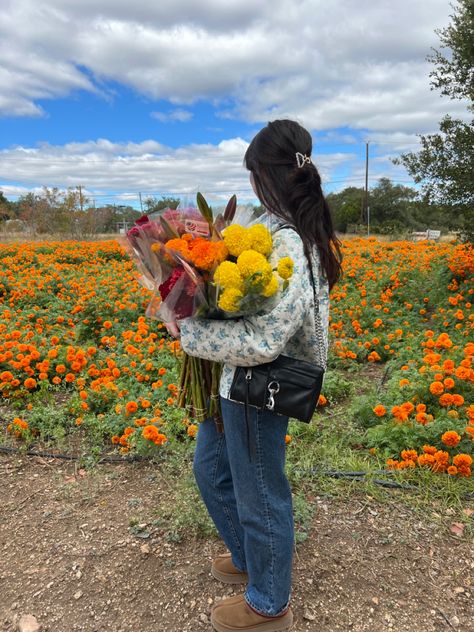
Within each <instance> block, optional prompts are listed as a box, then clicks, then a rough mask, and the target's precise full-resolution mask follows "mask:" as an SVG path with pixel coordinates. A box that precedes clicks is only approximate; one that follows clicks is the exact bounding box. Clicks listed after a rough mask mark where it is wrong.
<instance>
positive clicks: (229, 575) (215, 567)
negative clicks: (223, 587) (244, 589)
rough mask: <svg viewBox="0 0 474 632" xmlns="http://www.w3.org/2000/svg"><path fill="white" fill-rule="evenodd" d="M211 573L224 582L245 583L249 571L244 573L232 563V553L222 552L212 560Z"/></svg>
mask: <svg viewBox="0 0 474 632" xmlns="http://www.w3.org/2000/svg"><path fill="white" fill-rule="evenodd" d="M211 574H212V576H213V577H215V578H216V579H218V580H219V581H221V582H223V583H224V584H244V583H246V582H247V580H248V575H247V573H242V571H239V569H237V568H235V566H234V565H233V563H232V558H231V556H230V553H222V554H221V555H219V556H218V557H216V559H215V560H214V561H213V562H212V566H211Z"/></svg>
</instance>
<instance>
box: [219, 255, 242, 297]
mask: <svg viewBox="0 0 474 632" xmlns="http://www.w3.org/2000/svg"><path fill="white" fill-rule="evenodd" d="M214 283H217V285H219V286H220V287H222V288H224V289H227V288H230V287H233V288H236V289H237V290H240V291H243V289H244V279H243V277H242V275H241V274H240V270H239V267H238V265H237V264H236V263H232V261H223V262H222V263H221V264H220V265H219V266H218V267H217V269H216V271H215V273H214Z"/></svg>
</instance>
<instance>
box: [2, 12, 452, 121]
mask: <svg viewBox="0 0 474 632" xmlns="http://www.w3.org/2000/svg"><path fill="white" fill-rule="evenodd" d="M3 2H4V5H5V4H6V6H4V7H3V9H2V20H1V22H0V58H1V59H2V66H3V69H2V70H1V71H0V73H1V74H0V112H3V113H4V114H7V115H15V116H40V115H42V114H43V112H42V110H41V108H40V106H38V103H37V102H38V100H39V99H48V98H51V99H52V98H56V97H63V96H66V95H68V94H70V93H72V92H73V91H75V90H78V89H82V90H89V91H101V90H102V91H104V92H107V90H108V88H107V82H108V81H115V82H118V83H120V84H123V85H126V86H128V87H131V88H133V89H134V90H136V91H137V92H138V93H140V94H143V95H146V96H147V97H149V98H151V99H160V100H163V99H165V100H169V101H171V102H172V103H174V104H175V105H183V104H191V103H193V102H194V101H196V100H197V99H210V100H212V101H213V103H217V104H218V105H219V104H221V105H220V107H221V109H222V110H225V112H224V115H226V116H237V117H241V118H243V119H245V120H247V121H250V122H258V123H261V122H262V121H266V120H268V119H269V118H274V117H275V116H280V115H283V114H287V115H291V116H292V117H297V118H299V119H300V120H302V121H304V122H305V123H306V124H307V125H308V126H309V127H310V128H311V129H314V130H316V129H323V130H328V129H331V128H334V127H339V126H349V127H355V128H360V129H369V130H373V131H376V132H380V133H387V132H394V131H401V132H414V131H416V132H427V131H432V130H433V129H434V128H435V127H436V123H437V121H438V120H439V119H440V116H441V115H442V114H444V113H445V112H447V111H451V112H452V113H454V114H456V113H461V114H462V113H463V112H464V106H463V105H461V104H458V103H456V102H452V101H449V100H447V99H443V100H441V99H439V97H438V94H437V93H433V92H431V91H430V89H429V85H428V84H429V79H428V72H429V70H430V66H429V65H428V64H427V63H426V62H425V57H426V55H427V53H429V52H430V47H431V46H438V45H439V42H438V37H437V35H436V34H435V33H434V29H435V28H439V27H443V26H446V25H447V24H448V23H449V14H450V13H452V8H451V7H450V5H449V3H448V2H446V0H418V2H413V1H412V0H399V1H398V2H396V3H394V2H393V0H378V2H376V3H372V4H367V5H365V6H364V7H363V9H362V8H361V3H360V1H359V0H332V1H331V2H330V3H329V2H327V1H326V0H325V1H324V2H323V0H301V1H299V2H294V0H261V1H260V2H258V3H255V2H251V0H226V1H225V2H224V0H201V2H199V3H197V2H195V0H180V1H179V2H176V0H160V1H159V2H156V0H137V2H135V3H131V4H130V3H129V1H128V0H81V2H77V0H42V2H41V3H38V2H36V0H3ZM224 104H226V105H225V107H224ZM44 107H45V109H47V105H44Z"/></svg>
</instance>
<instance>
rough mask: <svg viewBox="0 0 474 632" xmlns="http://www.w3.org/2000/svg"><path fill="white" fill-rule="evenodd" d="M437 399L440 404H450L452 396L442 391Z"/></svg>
mask: <svg viewBox="0 0 474 632" xmlns="http://www.w3.org/2000/svg"><path fill="white" fill-rule="evenodd" d="M438 401H439V405H440V406H451V405H452V403H453V396H452V395H451V393H444V394H443V395H441V397H440V398H439V400H438Z"/></svg>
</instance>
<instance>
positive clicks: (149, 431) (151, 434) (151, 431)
mask: <svg viewBox="0 0 474 632" xmlns="http://www.w3.org/2000/svg"><path fill="white" fill-rule="evenodd" d="M158 434H159V432H158V430H157V428H156V426H145V427H144V428H143V430H142V435H143V437H144V438H145V439H148V440H149V441H154V440H155V439H156V437H157V436H158Z"/></svg>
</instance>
